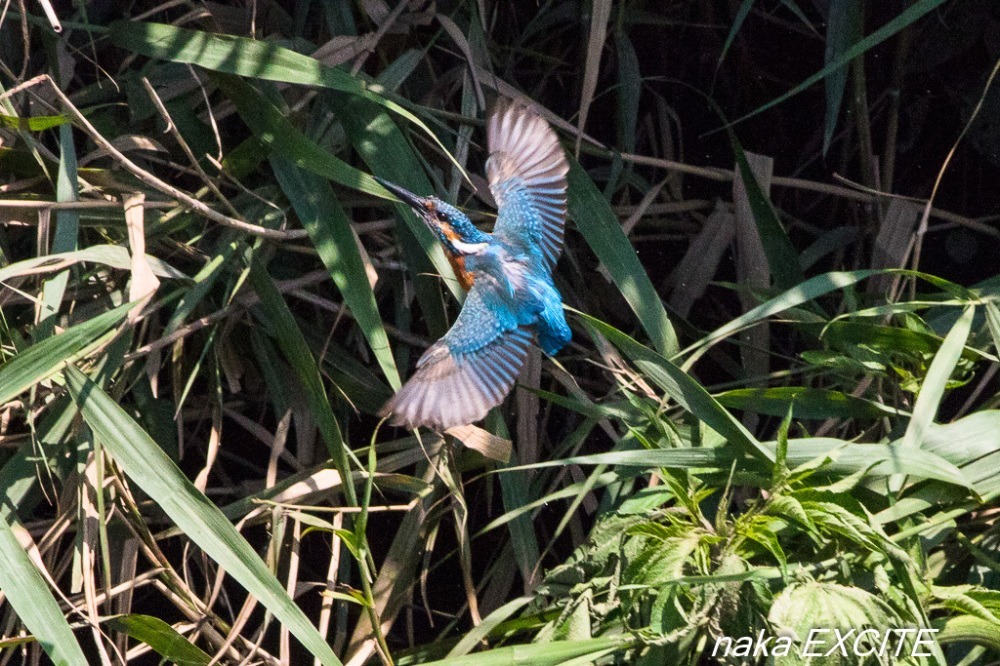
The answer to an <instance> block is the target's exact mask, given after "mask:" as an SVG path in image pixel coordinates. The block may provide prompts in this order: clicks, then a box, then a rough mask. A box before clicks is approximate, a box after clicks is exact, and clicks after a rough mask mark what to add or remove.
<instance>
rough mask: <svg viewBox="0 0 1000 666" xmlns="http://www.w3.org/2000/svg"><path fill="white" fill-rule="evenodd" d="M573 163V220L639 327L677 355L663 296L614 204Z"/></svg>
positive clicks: (666, 351)
mask: <svg viewBox="0 0 1000 666" xmlns="http://www.w3.org/2000/svg"><path fill="white" fill-rule="evenodd" d="M566 157H567V159H568V160H569V164H570V169H569V176H568V180H569V216H570V218H571V219H572V220H573V221H574V222H575V223H576V228H577V229H579V230H580V233H581V234H583V237H584V238H585V239H586V241H587V244H588V245H589V246H590V249H591V250H593V251H594V254H596V255H597V258H598V259H600V260H601V263H602V264H604V267H605V268H607V269H608V274H610V275H611V279H612V280H614V282H615V286H616V287H618V290H619V291H620V292H621V293H622V296H624V297H625V300H626V301H627V302H628V304H629V305H630V306H631V307H632V310H633V312H635V314H636V316H637V317H638V318H639V323H641V324H642V327H643V329H644V330H645V331H646V334H647V335H648V336H649V339H650V340H652V341H653V346H654V347H656V349H657V350H659V351H660V353H662V354H663V355H665V356H673V355H674V354H676V353H677V349H678V345H677V335H676V333H675V332H674V327H673V324H671V323H670V317H668V316H667V311H666V309H664V307H663V302H662V301H661V300H660V295H659V294H658V293H657V292H656V288H655V287H654V286H653V283H652V282H651V281H650V279H649V276H648V275H647V274H646V269H645V268H643V266H642V263H641V262H640V261H639V257H638V256H636V253H635V248H634V247H632V243H631V242H629V239H628V236H626V235H625V233H624V232H623V231H622V228H621V225H619V224H618V219H617V218H616V217H615V213H614V211H613V210H611V204H609V203H608V200H607V199H605V198H604V195H603V194H601V192H600V190H598V189H597V186H595V185H594V181H592V180H591V179H590V176H588V175H587V172H586V171H584V170H583V167H581V166H580V164H579V163H578V162H577V161H576V160H575V159H573V158H572V157H571V156H569V155H567V156H566Z"/></svg>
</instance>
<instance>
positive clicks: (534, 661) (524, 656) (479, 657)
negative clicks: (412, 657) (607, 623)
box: [424, 637, 635, 666]
mask: <svg viewBox="0 0 1000 666" xmlns="http://www.w3.org/2000/svg"><path fill="white" fill-rule="evenodd" d="M634 640H635V639H630V638H619V637H614V638H591V639H586V640H580V641H550V642H545V643H536V644H533V645H511V646H510V647H502V648H497V649H495V650H489V651H487V652H477V653H475V654H466V655H462V656H459V657H447V658H445V659H441V660H438V661H431V662H427V663H425V664H424V666H557V665H558V664H564V663H567V662H568V661H569V660H571V659H581V658H586V660H585V661H584V663H586V662H587V661H592V660H595V659H597V658H598V657H601V656H603V655H606V654H610V653H612V652H615V651H617V650H625V649H627V648H628V647H629V646H630V645H631V644H632V643H633V642H634Z"/></svg>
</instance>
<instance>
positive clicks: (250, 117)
mask: <svg viewBox="0 0 1000 666" xmlns="http://www.w3.org/2000/svg"><path fill="white" fill-rule="evenodd" d="M211 78H212V81H214V82H215V85H217V86H218V87H219V89H220V90H221V91H222V92H224V93H225V94H226V97H228V98H229V101H231V102H232V103H233V104H234V105H235V106H236V111H237V112H238V113H239V114H240V118H242V119H243V122H245V123H246V124H247V127H249V128H250V130H251V131H252V132H253V133H254V136H256V137H257V138H258V139H259V140H260V142H261V143H263V144H264V145H265V146H267V147H268V148H270V149H271V151H272V152H273V153H274V154H276V155H280V156H282V157H283V158H285V159H287V160H288V161H290V162H293V163H294V164H295V166H298V167H301V168H303V169H308V170H309V171H312V172H313V173H315V174H318V175H320V176H323V177H324V178H329V179H330V180H332V181H333V182H335V183H339V184H341V185H343V186H344V187H350V188H352V189H355V190H358V191H360V192H367V193H368V194H374V195H375V196H377V197H383V198H385V199H391V198H392V195H391V194H390V193H389V192H388V191H387V190H386V189H385V188H384V187H382V186H381V185H379V184H378V183H377V182H376V181H375V179H374V178H372V177H371V176H369V175H368V174H367V173H365V172H364V171H360V170H358V169H355V168H354V167H352V166H351V165H350V164H348V163H347V162H344V161H343V160H341V159H339V158H338V157H337V156H336V155H331V154H330V152H329V151H327V150H323V148H321V147H320V146H319V145H318V144H317V143H316V142H315V141H313V140H312V139H310V138H309V137H308V136H306V135H305V134H303V133H302V132H301V131H300V130H299V129H298V128H297V127H295V125H293V124H292V123H291V121H289V120H288V118H286V117H285V115H284V114H283V113H281V111H280V110H279V109H278V107H276V106H275V105H274V104H272V103H271V102H270V101H269V100H268V99H266V98H265V97H264V96H263V95H262V94H260V93H259V92H257V91H256V90H255V89H254V88H253V86H251V85H249V84H248V83H246V82H244V81H243V79H241V78H239V77H238V76H233V75H231V74H223V73H213V74H211Z"/></svg>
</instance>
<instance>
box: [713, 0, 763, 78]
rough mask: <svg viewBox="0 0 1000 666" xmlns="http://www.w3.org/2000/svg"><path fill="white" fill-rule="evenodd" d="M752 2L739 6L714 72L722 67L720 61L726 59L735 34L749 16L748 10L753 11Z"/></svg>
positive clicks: (750, 0) (747, 0)
mask: <svg viewBox="0 0 1000 666" xmlns="http://www.w3.org/2000/svg"><path fill="white" fill-rule="evenodd" d="M753 3H754V0H743V3H742V4H741V5H740V8H739V10H738V11H737V12H736V16H735V17H733V26H732V27H731V28H730V29H729V34H728V35H726V42H725V43H724V44H723V45H722V52H721V53H720V54H719V61H718V62H717V63H716V64H715V69H716V71H718V70H719V68H720V67H722V61H723V60H725V59H726V54H727V53H729V48H730V47H731V46H732V45H733V41H734V40H735V39H736V34H737V33H738V32H739V31H740V28H741V27H743V22H744V21H745V20H746V18H747V16H749V15H750V10H751V9H753Z"/></svg>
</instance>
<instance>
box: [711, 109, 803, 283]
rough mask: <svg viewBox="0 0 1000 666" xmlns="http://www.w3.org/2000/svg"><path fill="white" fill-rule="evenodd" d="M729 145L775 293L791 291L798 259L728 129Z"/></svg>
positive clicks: (797, 275) (800, 278) (797, 276)
mask: <svg viewBox="0 0 1000 666" xmlns="http://www.w3.org/2000/svg"><path fill="white" fill-rule="evenodd" d="M729 141H730V143H731V144H732V148H733V155H734V156H735V157H736V166H737V170H738V171H739V174H740V179H741V180H742V181H743V186H744V187H745V188H746V192H747V199H748V200H749V202H750V210H751V211H752V212H753V220H754V223H755V224H756V225H757V233H758V234H759V235H760V241H761V244H763V246H764V255H765V256H766V257H767V263H768V267H769V268H770V270H771V276H772V277H773V278H774V283H775V285H776V286H777V287H778V288H779V289H791V288H792V287H794V286H795V285H797V284H800V283H801V282H802V281H803V280H804V279H805V276H803V275H802V269H801V267H800V266H799V255H798V253H797V252H796V251H795V246H793V245H792V241H791V240H789V238H788V234H786V233H785V229H784V227H782V226H781V221H780V220H779V219H778V214H777V213H776V212H775V210H774V206H772V205H771V200H770V199H769V198H768V196H767V193H766V192H764V190H763V188H761V186H760V183H758V182H757V177H756V176H755V175H754V173H753V169H751V168H750V163H749V162H747V156H746V153H744V152H743V146H742V145H740V142H739V140H738V139H737V138H736V133H735V132H733V130H732V129H729Z"/></svg>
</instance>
